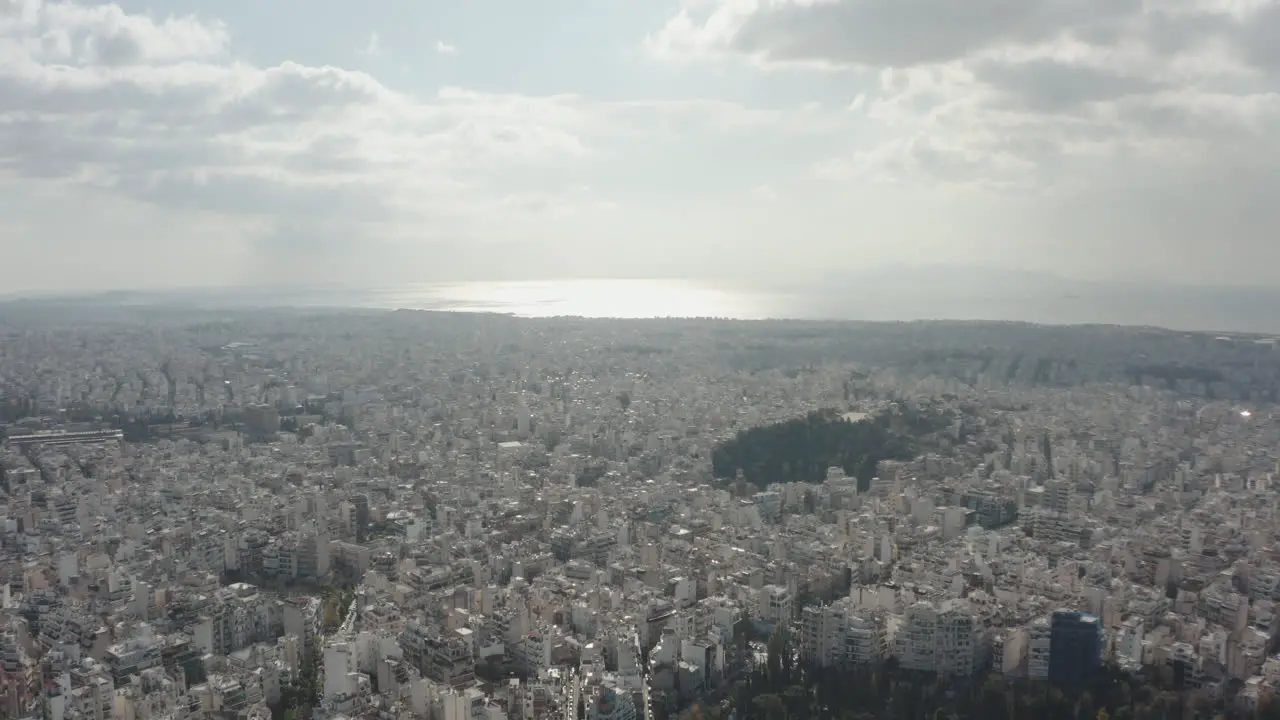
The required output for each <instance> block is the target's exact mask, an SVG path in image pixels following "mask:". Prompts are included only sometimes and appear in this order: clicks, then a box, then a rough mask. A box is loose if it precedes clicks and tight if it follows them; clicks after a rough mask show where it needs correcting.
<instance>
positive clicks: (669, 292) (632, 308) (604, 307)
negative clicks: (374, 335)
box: [431, 279, 762, 318]
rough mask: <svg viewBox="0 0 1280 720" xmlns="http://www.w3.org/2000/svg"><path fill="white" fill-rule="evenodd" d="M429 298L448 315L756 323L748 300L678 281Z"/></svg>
mask: <svg viewBox="0 0 1280 720" xmlns="http://www.w3.org/2000/svg"><path fill="white" fill-rule="evenodd" d="M431 294H432V295H433V296H434V299H435V300H436V301H438V302H443V303H445V304H447V305H448V306H449V308H450V309H452V310H460V311H477V312H506V313H512V314H514V315H520V316H523V317H555V316H562V315H579V316H583V317H597V318H606V317H611V318H659V317H734V318H751V317H761V316H762V315H760V314H759V313H760V310H761V308H758V307H755V306H756V305H758V303H757V302H755V301H754V299H753V298H751V297H750V296H748V295H745V294H739V293H733V292H726V291H722V290H717V289H714V288H708V287H703V286H699V285H697V284H694V283H691V282H685V281H680V280H630V279H628V280H565V281H556V282H510V283H501V282H486V283H465V284H454V285H441V286H438V287H436V288H433V289H432V291H431Z"/></svg>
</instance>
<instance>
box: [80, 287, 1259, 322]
mask: <svg viewBox="0 0 1280 720" xmlns="http://www.w3.org/2000/svg"><path fill="white" fill-rule="evenodd" d="M957 277H958V276H957V275H956V274H954V273H953V274H948V275H947V276H946V278H945V279H939V278H938V277H933V278H927V277H921V276H911V275H909V274H907V275H902V276H879V277H876V278H858V279H848V280H845V279H836V280H834V281H831V280H828V281H825V282H815V283H810V284H806V285H803V286H786V287H784V286H776V287H762V286H759V285H748V284H744V283H723V282H721V283H716V282H706V281H696V280H679V279H632V278H627V279H566V280H553V281H552V280H539V281H511V282H491V281H486V282H453V283H409V284H397V285H388V286H385V287H350V286H338V285H330V286H314V287H306V288H281V287H270V288H265V287H257V288H235V289H228V288H222V289H216V290H215V289H208V290H179V291H163V292H159V291H128V292H120V291H117V292H111V293H107V294H105V295H94V296H92V298H91V299H92V300H93V302H97V303H107V304H115V305H118V306H130V305H132V306H138V305H158V304H159V305H164V306H167V307H172V306H175V305H195V306H200V307H206V308H215V307H216V308H235V307H241V308H244V307H301V308H339V307H342V308H363V309H390V310H394V309H417V310H436V311H456V312H490V313H504V314H509V315H514V316H519V317H529V318H547V317H561V316H580V317H593V318H665V317H702V318H729V319H739V320H760V319H801V320H861V321H912V320H989V321H1018V322H1033V323H1045V324H1068V325H1071V324H1110V325H1134V326H1148V327H1163V328H1170V329H1175V330H1188V331H1190V330H1196V331H1216V332H1224V333H1225V332H1236V333H1256V334H1266V335H1271V334H1280V290H1272V289H1258V288H1209V287H1188V286H1160V285H1137V284H1133V283H1104V282H1094V283H1076V282H1065V281H1058V280H1053V281H1043V280H1037V279H1035V278H1027V277H1017V278H1006V279H1005V280H1000V279H993V278H992V277H977V276H959V278H958V280H957ZM79 299H80V300H85V299H90V298H88V297H87V296H81V297H80V298H79Z"/></svg>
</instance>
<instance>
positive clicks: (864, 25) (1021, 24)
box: [646, 0, 1280, 189]
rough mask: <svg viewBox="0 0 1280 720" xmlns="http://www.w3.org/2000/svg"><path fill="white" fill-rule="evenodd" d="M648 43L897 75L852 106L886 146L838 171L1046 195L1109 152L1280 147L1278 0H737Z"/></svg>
mask: <svg viewBox="0 0 1280 720" xmlns="http://www.w3.org/2000/svg"><path fill="white" fill-rule="evenodd" d="M646 47H647V48H648V49H649V51H650V52H651V53H652V54H653V55H654V56H655V57H657V58H659V59H666V60H678V61H690V60H701V61H709V62H735V61H737V62H746V63H748V64H750V65H752V66H755V67H758V68H761V69H765V70H768V69H773V68H799V69H803V68H822V69H824V70H826V71H833V70H834V71H841V72H846V73H849V74H850V76H851V77H853V78H866V77H868V76H869V75H872V74H875V73H879V75H880V83H879V88H878V89H877V91H876V92H874V93H867V95H866V96H865V99H864V96H863V95H859V96H857V98H856V99H855V100H854V102H853V105H852V107H851V109H854V110H861V109H863V108H865V109H866V110H867V113H868V115H869V117H871V118H873V119H875V120H878V121H879V122H880V124H881V127H882V129H883V131H882V132H881V133H880V134H881V135H882V136H883V137H884V139H883V141H882V142H880V143H879V146H878V147H874V148H872V147H862V148H860V149H859V150H858V151H857V152H856V153H855V155H856V157H850V158H846V159H845V160H843V161H835V162H827V163H826V164H825V167H824V168H822V172H823V174H825V175H827V176H830V175H831V173H830V168H831V167H833V166H836V165H839V166H856V167H859V168H861V169H862V171H870V169H871V168H876V167H880V168H883V169H884V171H885V172H886V173H887V175H888V176H889V177H897V178H899V179H902V178H908V177H913V178H915V179H916V180H921V179H933V180H940V181H943V182H953V181H960V180H961V179H963V182H964V183H966V184H973V183H978V184H984V185H988V186H990V187H1001V188H1008V189H1012V188H1016V187H1019V186H1021V187H1024V189H1025V188H1030V187H1035V188H1040V189H1044V188H1048V187H1054V186H1057V185H1059V184H1064V183H1065V184H1070V183H1071V182H1073V181H1079V180H1080V179H1081V178H1082V177H1083V175H1082V167H1083V166H1086V165H1089V163H1091V162H1093V163H1096V164H1097V165H1098V166H1099V167H1100V166H1101V164H1103V163H1108V162H1114V161H1117V160H1123V161H1127V163H1128V164H1127V165H1125V166H1124V167H1121V168H1115V167H1112V168H1109V170H1111V171H1115V170H1122V171H1123V170H1124V169H1126V168H1132V167H1133V166H1134V164H1135V163H1143V164H1145V165H1146V166H1147V167H1156V166H1159V167H1175V168H1191V167H1194V166H1195V164H1196V163H1201V164H1203V163H1222V162H1240V163H1245V164H1249V165H1254V164H1266V163H1270V162H1273V161H1274V160H1275V159H1276V157H1277V152H1276V151H1277V149H1278V148H1277V146H1276V144H1275V142H1274V141H1273V140H1272V137H1271V136H1272V133H1269V132H1267V130H1266V128H1268V127H1270V126H1272V123H1274V122H1275V121H1276V120H1280V95H1277V90H1280V50H1277V48H1280V3H1276V2H1272V1H1270V0H1237V1H1232V0H1148V1H1146V2H1142V1H1140V0H972V1H971V2H965V3H955V2H952V1H951V0H770V1H768V2H766V1H764V0H719V1H718V2H714V3H704V4H702V5H701V7H698V8H694V7H691V6H686V7H683V8H682V9H680V10H679V11H678V12H677V13H676V14H675V15H674V16H673V17H672V18H671V19H670V20H669V21H668V22H667V23H666V24H665V26H663V27H662V28H661V29H660V30H659V31H657V32H656V33H654V34H652V35H651V36H649V37H648V38H647V39H646ZM860 172H861V171H860ZM1120 174H1123V172H1121V173H1120ZM881 179H885V178H881Z"/></svg>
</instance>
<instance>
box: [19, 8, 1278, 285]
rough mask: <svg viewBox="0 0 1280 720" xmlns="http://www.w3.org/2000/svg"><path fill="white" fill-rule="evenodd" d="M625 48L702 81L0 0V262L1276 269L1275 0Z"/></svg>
mask: <svg viewBox="0 0 1280 720" xmlns="http://www.w3.org/2000/svg"><path fill="white" fill-rule="evenodd" d="M209 12H213V13H216V12H217V9H216V6H210V8H209ZM566 20H567V19H566ZM587 35H589V33H586V34H584V35H583V37H584V38H585V37H587ZM424 42H425V43H426V44H425V45H424V47H425V48H426V51H427V55H428V56H429V57H430V58H431V59H432V61H434V62H439V63H444V64H447V65H448V66H449V67H451V68H458V67H461V66H463V65H464V64H465V63H467V62H471V61H473V59H474V58H476V57H478V56H481V55H483V53H484V52H486V49H485V48H482V47H478V46H476V43H474V42H468V43H467V44H466V47H465V48H463V49H462V51H459V49H458V48H457V47H455V46H454V45H452V44H450V43H449V42H447V41H446V40H443V39H441V40H435V39H429V40H425V41H424ZM584 42H585V40H584ZM625 42H626V43H629V44H628V45H627V46H626V47H624V48H622V49H621V50H619V52H620V53H627V52H630V51H631V50H632V49H635V48H636V47H637V46H640V47H643V49H645V50H646V51H647V55H646V56H645V57H644V58H642V59H643V61H644V65H643V67H639V68H633V70H634V72H636V73H645V72H647V73H651V74H650V75H646V76H645V77H647V78H648V80H649V81H651V82H649V84H647V85H645V86H646V87H666V86H664V85H662V84H661V83H663V82H666V83H669V87H671V88H672V91H673V93H674V92H675V89H676V88H683V90H682V91H681V94H680V97H681V98H689V97H693V96H697V97H698V98H699V99H679V100H666V99H662V96H661V95H658V99H652V98H653V97H654V96H653V95H652V94H651V93H643V94H641V93H639V92H638V91H637V90H635V89H634V88H633V87H631V86H629V85H627V84H626V82H625V79H619V81H618V84H617V85H616V86H613V87H612V89H611V91H610V93H609V95H610V97H611V98H612V99H610V100H609V101H604V100H600V99H597V98H595V97H593V96H592V95H591V94H582V95H579V94H556V95H535V94H520V93H518V92H501V93H499V92H487V91H481V90H475V89H467V88H465V87H451V86H450V85H449V84H448V83H446V84H445V86H444V87H443V88H440V89H437V87H438V86H437V85H436V84H424V85H423V88H424V89H422V90H421V91H419V92H414V93H410V92H407V91H403V90H398V89H394V88H393V87H390V86H389V85H388V84H386V83H385V82H383V81H382V80H381V79H379V77H375V76H374V75H373V74H370V73H369V72H361V71H358V70H354V69H350V67H340V66H339V65H345V64H347V63H344V62H342V60H341V59H335V60H334V61H333V62H334V65H312V64H304V63H300V62H296V61H291V60H289V59H282V60H281V61H280V62H278V63H275V64H268V65H262V64H255V63H251V62H248V61H247V60H245V59H244V58H245V57H247V55H246V54H244V53H243V52H242V51H241V48H239V47H238V46H237V38H236V36H235V33H234V32H233V28H231V27H229V26H228V25H226V24H224V23H223V22H221V21H220V20H219V19H217V18H216V17H203V16H202V17H190V16H162V15H157V14H153V15H146V14H139V13H131V12H126V11H125V10H123V9H121V8H120V7H119V6H116V5H113V4H94V3H87V2H65V1H59V2H50V1H48V0H45V1H43V2H42V1H41V0H0V213H3V215H4V217H5V218H6V222H5V223H3V224H0V249H3V250H4V251H5V252H7V253H8V254H7V255H6V257H7V258H8V259H9V260H10V262H8V263H7V264H6V267H3V268H0V285H2V286H5V287H10V288H12V287H24V288H36V287H46V286H52V285H57V284H59V283H63V282H68V283H73V284H74V283H81V284H83V283H90V284H97V285H104V286H110V285H114V286H128V285H136V284H157V283H160V284H164V283H171V284H193V283H203V282H208V283H229V282H261V281H264V280H271V281H278V280H290V281H309V280H332V279H345V280H349V281H352V282H372V281H384V280H385V281H388V282H398V281H401V280H405V279H459V278H471V277H489V276H501V277H503V278H507V279H509V278H515V277H523V276H540V277H552V276H556V275H563V274H587V275H596V276H599V275H619V274H629V275H637V274H644V275H662V274H695V275H696V274H709V275H716V276H718V277H728V278H734V279H745V280H748V281H752V282H755V281H763V280H769V279H773V278H775V277H776V276H778V275H788V276H794V277H797V278H804V277H810V276H814V275H831V274H838V273H839V272H840V271H841V269H842V268H848V267H864V266H866V265H870V264H876V263H910V262H915V261H919V260H921V259H925V260H943V261H951V262H964V261H971V260H975V259H976V260H978V261H979V262H985V261H990V262H999V263H1003V264H1006V265H1010V266H1019V267H1036V268H1041V269H1064V270H1066V271H1068V272H1070V273H1074V274H1078V275H1090V274H1096V273H1100V272H1106V271H1108V269H1109V268H1112V267H1122V268H1128V269H1131V270H1135V271H1142V272H1144V273H1145V274H1147V275H1150V276H1155V277H1170V278H1178V279H1182V280H1199V279H1203V280H1212V281H1219V280H1236V279H1240V278H1244V279H1247V280H1250V281H1255V282H1272V280H1271V279H1270V273H1269V272H1266V271H1264V269H1265V268H1267V267H1270V266H1272V265H1274V264H1275V263H1280V243H1275V242H1274V241H1273V240H1272V238H1271V235H1272V230H1271V228H1273V227H1274V226H1275V223H1276V221H1277V220H1280V217H1278V216H1277V214H1276V213H1277V211H1276V210H1275V203H1274V202H1273V201H1272V200H1271V198H1273V197H1274V196H1275V194H1276V192H1280V175H1278V172H1280V171H1278V170H1277V168H1280V162H1277V161H1280V152H1277V145H1276V140H1275V139H1273V133H1272V132H1271V129H1272V128H1273V127H1276V126H1277V121H1280V95H1278V94H1277V92H1276V90H1277V82H1278V81H1280V2H1273V1H1271V0H1105V1H1104V0H1018V1H1016V2H1014V1H1013V0H969V1H968V2H964V3H956V2H953V1H952V0H685V3H684V5H683V6H682V7H681V8H679V9H675V10H672V15H671V16H670V17H669V18H668V19H667V21H666V22H665V24H660V25H659V26H657V27H635V28H634V29H632V30H630V31H629V34H628V35H627V37H626V38H625ZM350 44H351V47H350V49H349V51H348V55H349V57H347V60H352V59H353V58H354V59H357V60H358V59H359V58H370V57H373V56H377V55H380V54H384V53H386V52H387V50H386V48H385V45H386V41H385V39H384V38H382V37H381V36H379V35H377V34H376V33H375V34H370V32H369V30H368V29H367V28H353V29H352V35H351V39H350ZM487 51H488V52H496V51H495V50H493V48H488V49H487ZM583 52H584V53H585V52H586V51H585V49H584V50H583ZM338 55H341V53H338ZM639 61H640V59H637V62H639ZM370 72H373V71H372V70H371V71H370ZM722 73H723V74H722ZM722 77H723V78H731V79H732V80H733V83H732V85H730V84H729V83H725V84H724V87H725V88H730V87H735V88H738V89H739V90H740V91H739V92H737V93H736V94H734V95H729V94H728V92H727V91H726V92H724V93H722V92H720V88H721V78H722ZM699 78H701V80H700V81H699V80H698V79H699ZM606 80H607V81H609V82H612V78H607V79H606ZM792 81H795V83H794V84H795V87H794V88H793V87H790V86H791V84H792ZM697 82H701V85H696V83H697ZM457 84H460V85H465V83H464V82H461V81H460V82H458V83H457ZM548 84H554V83H548ZM638 86H639V85H637V87H638ZM566 87H568V88H570V89H571V88H573V87H574V86H573V84H572V83H568V84H566ZM690 87H699V88H700V89H701V90H702V92H701V93H700V94H699V93H692V92H690V91H689V88H690ZM753 87H758V88H759V91H758V92H755V93H752V92H751V91H750V89H751V88H753ZM742 88H746V89H747V90H745V91H742V90H741V89H742ZM800 88H811V89H810V90H807V91H802V90H801V89H800ZM812 88H821V90H812ZM805 92H808V93H809V94H810V97H809V98H807V99H806V98H805V97H804V95H805ZM673 96H674V95H673ZM744 96H745V97H748V100H746V101H743V100H742V98H743V97H744ZM727 97H734V98H735V99H734V101H729V100H726V99H718V98H727ZM77 268H78V270H76V269H77ZM73 270H76V271H74V272H73ZM1116 274H1124V272H1117V273H1116Z"/></svg>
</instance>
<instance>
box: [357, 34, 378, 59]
mask: <svg viewBox="0 0 1280 720" xmlns="http://www.w3.org/2000/svg"><path fill="white" fill-rule="evenodd" d="M360 54H361V55H364V56H366V57H377V56H378V55H381V54H382V42H381V40H379V39H378V33H376V32H371V33H369V39H368V40H366V41H365V43H364V47H362V48H360Z"/></svg>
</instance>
